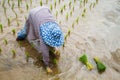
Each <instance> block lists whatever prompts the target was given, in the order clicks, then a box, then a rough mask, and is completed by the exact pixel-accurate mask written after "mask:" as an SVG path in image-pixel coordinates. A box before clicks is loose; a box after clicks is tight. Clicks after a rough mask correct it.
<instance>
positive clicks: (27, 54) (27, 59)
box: [25, 52, 30, 62]
mask: <svg viewBox="0 0 120 80" xmlns="http://www.w3.org/2000/svg"><path fill="white" fill-rule="evenodd" d="M25 55H26V61H27V62H28V61H29V57H30V54H29V53H28V52H25Z"/></svg>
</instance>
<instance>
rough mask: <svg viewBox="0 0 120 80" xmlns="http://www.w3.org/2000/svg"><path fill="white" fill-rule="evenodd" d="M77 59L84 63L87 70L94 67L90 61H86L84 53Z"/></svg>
mask: <svg viewBox="0 0 120 80" xmlns="http://www.w3.org/2000/svg"><path fill="white" fill-rule="evenodd" d="M79 61H81V62H82V63H83V64H85V65H86V67H87V69H88V70H92V69H93V68H94V67H93V65H92V64H91V63H89V62H88V59H87V56H86V54H83V55H82V56H81V57H80V58H79Z"/></svg>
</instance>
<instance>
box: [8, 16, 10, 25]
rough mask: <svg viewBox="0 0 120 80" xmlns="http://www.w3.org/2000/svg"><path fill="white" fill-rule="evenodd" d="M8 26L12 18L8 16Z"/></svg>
mask: <svg viewBox="0 0 120 80" xmlns="http://www.w3.org/2000/svg"><path fill="white" fill-rule="evenodd" d="M8 26H10V18H8Z"/></svg>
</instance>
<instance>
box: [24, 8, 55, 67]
mask: <svg viewBox="0 0 120 80" xmlns="http://www.w3.org/2000/svg"><path fill="white" fill-rule="evenodd" d="M48 21H52V22H55V20H54V17H53V16H52V14H51V12H50V10H49V8H48V7H45V6H42V7H40V6H39V7H36V8H34V9H32V10H31V11H30V14H29V16H28V19H27V21H26V26H27V40H28V41H33V40H37V39H39V40H40V43H39V44H40V47H39V48H40V50H41V52H42V56H43V61H44V63H45V65H46V66H48V65H49V47H48V45H46V44H45V43H44V42H43V40H42V38H41V36H40V35H39V33H40V31H39V30H40V29H39V27H40V25H41V24H43V23H45V22H48Z"/></svg>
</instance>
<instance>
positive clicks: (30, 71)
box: [0, 0, 120, 80]
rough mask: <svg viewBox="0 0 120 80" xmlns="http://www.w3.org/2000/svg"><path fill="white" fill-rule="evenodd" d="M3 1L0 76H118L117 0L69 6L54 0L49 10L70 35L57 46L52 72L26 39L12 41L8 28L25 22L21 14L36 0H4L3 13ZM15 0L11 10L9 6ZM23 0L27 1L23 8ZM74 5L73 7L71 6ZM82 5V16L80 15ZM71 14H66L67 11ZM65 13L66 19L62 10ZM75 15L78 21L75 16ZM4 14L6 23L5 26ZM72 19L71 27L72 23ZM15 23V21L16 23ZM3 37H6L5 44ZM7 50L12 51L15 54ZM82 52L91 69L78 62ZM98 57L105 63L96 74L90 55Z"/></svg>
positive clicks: (82, 79)
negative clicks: (58, 55) (59, 54)
mask: <svg viewBox="0 0 120 80" xmlns="http://www.w3.org/2000/svg"><path fill="white" fill-rule="evenodd" d="M3 1H6V0H0V17H1V18H0V23H1V24H2V25H3V32H1V33H0V48H1V49H2V52H1V54H0V80H119V78H120V31H119V30H120V0H99V1H98V4H96V5H95V7H94V8H93V5H92V7H91V9H90V7H89V6H90V4H91V3H92V4H94V2H95V0H88V3H86V4H85V6H84V4H83V2H82V3H81V5H80V3H79V1H78V0H76V2H75V3H74V1H72V5H71V8H69V2H70V1H69V0H61V2H60V4H59V2H58V0H56V1H57V6H56V8H55V7H54V6H53V10H52V14H53V15H54V16H55V15H56V11H58V16H57V18H56V17H55V18H56V20H57V22H58V23H60V25H61V28H62V29H63V31H64V33H65V34H66V33H67V31H68V30H69V29H70V30H71V34H70V37H68V38H67V40H66V43H65V47H64V49H63V48H61V49H60V50H61V56H60V59H59V62H58V66H57V67H54V68H53V70H54V73H53V74H47V73H46V71H45V69H44V67H43V65H42V63H41V61H39V59H38V58H39V56H40V54H39V53H38V52H37V51H36V50H35V49H34V48H33V47H31V45H30V44H29V43H28V42H27V41H23V42H16V35H13V33H12V29H15V30H16V32H17V31H18V30H20V29H21V28H22V26H23V24H24V23H25V17H27V16H28V13H29V10H30V9H32V8H34V7H36V6H39V0H32V1H33V2H32V4H31V3H30V1H29V0H26V1H24V0H22V3H21V5H20V8H18V3H17V0H10V5H8V3H7V1H6V2H5V7H6V15H5V14H4V8H3V7H2V4H3ZM81 1H82V0H81ZM13 3H15V6H14V11H15V12H16V13H17V15H18V18H16V16H15V13H14V12H13V11H12V9H11V6H12V4H13ZM26 3H28V5H29V9H28V11H27V10H26ZM43 4H44V5H47V6H48V7H50V5H51V4H52V5H53V4H54V0H48V3H47V4H46V0H43ZM64 4H66V8H65V10H63V13H62V14H61V13H60V9H61V8H62V6H64ZM73 6H74V10H73ZM84 8H85V9H86V12H85V16H83V17H82V13H83V10H84ZM71 10H73V11H72V16H70V11H71ZM67 13H68V14H69V16H68V21H67V20H66V14H67ZM77 17H79V22H78V24H77V23H76V18H77ZM8 18H9V19H10V22H11V23H10V26H8ZM73 22H74V28H73V27H72V23H73ZM17 23H18V24H17ZM4 39H6V40H7V41H8V44H7V45H6V44H5V41H4ZM11 50H15V51H16V55H15V57H14V56H13V54H12V51H11ZM26 52H27V53H29V55H30V58H29V60H28V62H27V61H26V55H25V53H26ZM83 53H86V54H87V56H88V58H89V61H90V62H91V63H92V64H93V65H94V66H95V68H94V69H93V70H92V71H89V70H87V68H86V66H85V65H83V64H82V63H81V62H79V56H81V55H82V54H83ZM95 56H97V57H99V58H100V59H101V61H102V62H103V63H104V64H105V65H106V66H107V69H106V71H105V72H104V73H102V74H99V73H98V72H97V69H96V65H95V62H94V61H93V57H95Z"/></svg>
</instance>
